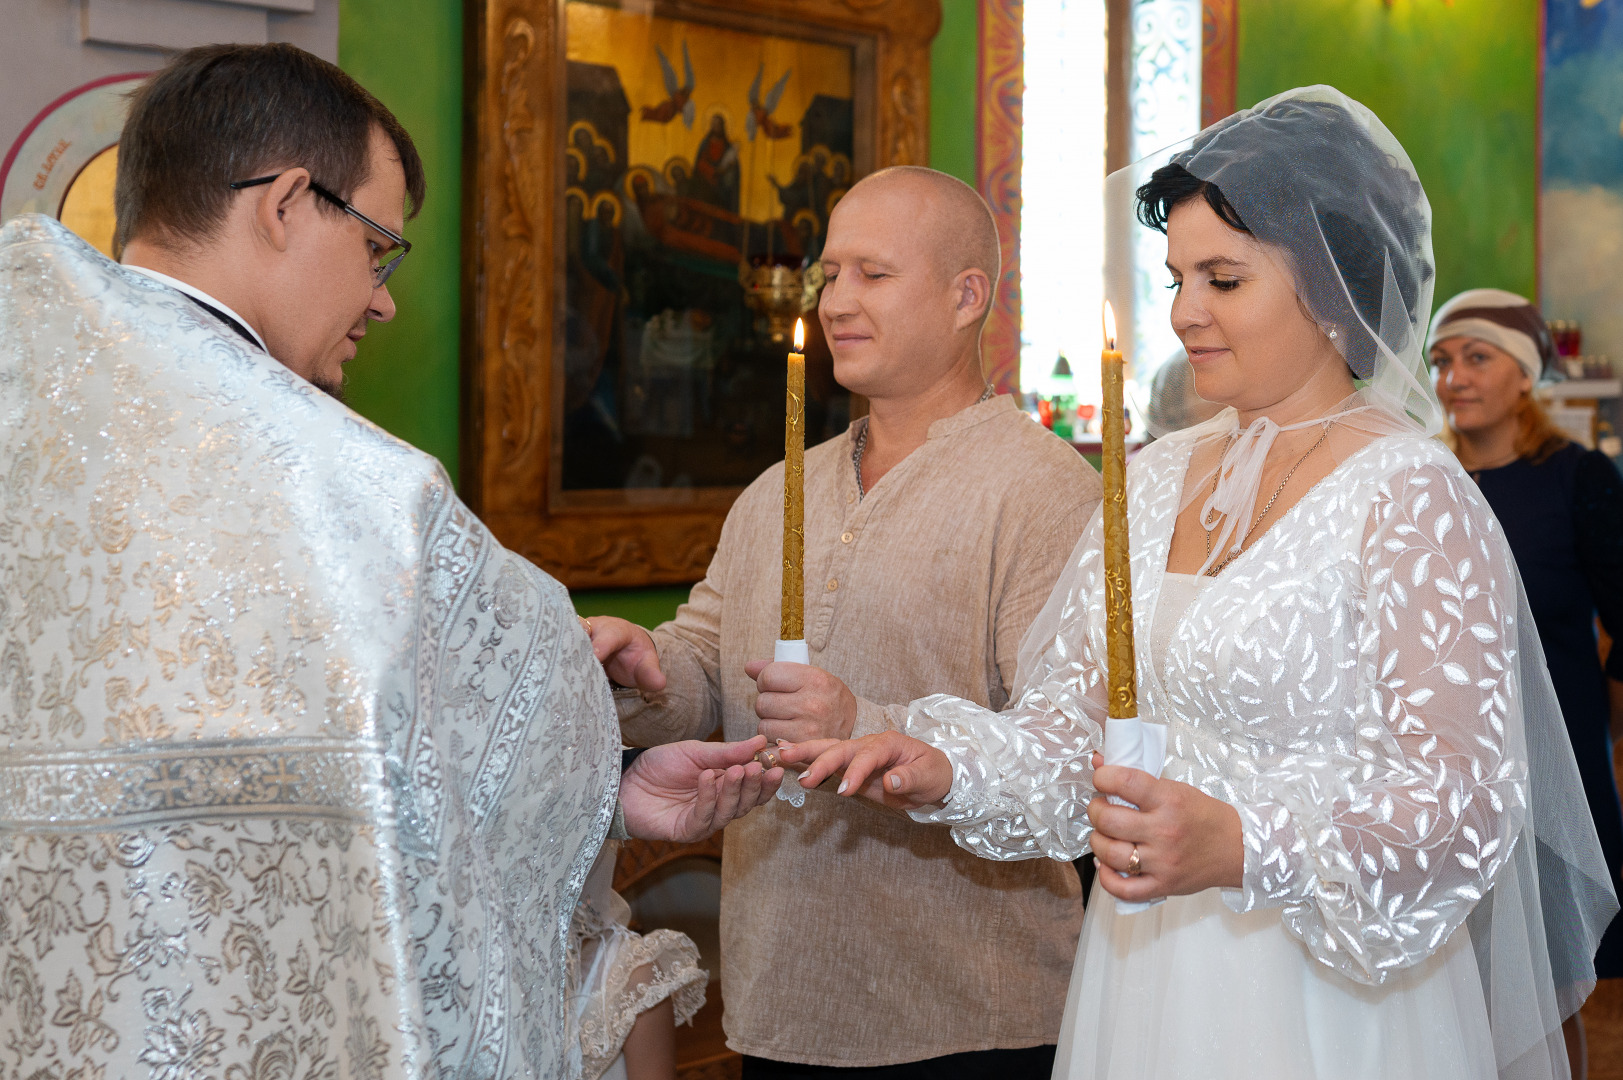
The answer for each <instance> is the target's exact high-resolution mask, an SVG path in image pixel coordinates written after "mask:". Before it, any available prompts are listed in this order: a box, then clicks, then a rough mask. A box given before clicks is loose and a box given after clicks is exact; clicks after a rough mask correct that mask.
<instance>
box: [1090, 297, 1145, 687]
mask: <svg viewBox="0 0 1623 1080" xmlns="http://www.w3.org/2000/svg"><path fill="white" fill-rule="evenodd" d="M1125 367H1126V365H1125V363H1124V362H1123V360H1122V355H1121V353H1120V352H1118V351H1117V349H1116V313H1115V312H1114V311H1112V310H1111V308H1110V303H1109V302H1108V301H1106V303H1105V349H1104V353H1103V354H1102V355H1101V356H1100V358H1099V368H1100V376H1101V381H1102V383H1103V389H1104V402H1103V409H1102V425H1101V426H1102V428H1103V430H1102V432H1101V437H1100V441H1101V443H1102V445H1101V448H1100V449H1101V451H1102V454H1101V456H1102V457H1103V460H1104V470H1103V471H1104V488H1105V498H1104V507H1103V515H1104V533H1105V536H1104V540H1105V551H1104V562H1105V646H1106V650H1107V652H1108V660H1109V684H1108V689H1109V699H1108V700H1109V715H1110V716H1112V717H1115V718H1117V719H1125V718H1128V717H1135V716H1137V715H1138V681H1137V678H1136V676H1135V674H1134V659H1133V576H1132V569H1131V566H1130V564H1129V557H1130V552H1129V546H1128V540H1127V429H1126V424H1125V422H1124V419H1125V412H1124V406H1123V404H1122V383H1123V380H1124V379H1125V378H1126V374H1125V371H1124V369H1125Z"/></svg>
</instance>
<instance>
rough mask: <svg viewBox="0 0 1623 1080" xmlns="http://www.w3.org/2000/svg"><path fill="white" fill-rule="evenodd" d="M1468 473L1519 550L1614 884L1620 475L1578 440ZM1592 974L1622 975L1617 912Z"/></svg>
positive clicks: (1620, 650) (1618, 821)
mask: <svg viewBox="0 0 1623 1080" xmlns="http://www.w3.org/2000/svg"><path fill="white" fill-rule="evenodd" d="M1471 476H1472V478H1473V479H1475V480H1476V482H1477V485H1478V486H1479V487H1480V488H1481V489H1482V494H1483V495H1485V496H1487V499H1488V504H1489V505H1490V506H1492V507H1493V512H1494V515H1495V516H1496V517H1498V519H1499V521H1500V523H1501V524H1503V525H1504V529H1505V538H1506V540H1507V541H1508V542H1509V543H1510V550H1511V552H1512V553H1513V554H1514V555H1515V556H1516V566H1517V569H1519V570H1520V571H1521V575H1522V582H1523V584H1525V585H1526V587H1527V600H1528V604H1529V605H1530V606H1531V607H1532V609H1533V621H1534V622H1535V623H1536V624H1537V625H1538V633H1539V638H1540V639H1541V640H1542V642H1543V645H1544V658H1545V662H1546V663H1547V664H1548V665H1549V668H1550V679H1551V681H1552V682H1554V683H1555V696H1556V697H1557V699H1559V700H1560V702H1561V713H1562V715H1563V716H1564V717H1565V719H1566V722H1567V733H1568V734H1569V735H1570V736H1571V738H1572V749H1573V752H1574V753H1575V754H1576V755H1577V758H1578V771H1579V773H1580V774H1581V775H1582V777H1583V782H1584V793H1585V794H1586V795H1587V796H1588V798H1589V812H1590V813H1591V814H1592V815H1593V816H1594V819H1595V830H1596V832H1598V833H1599V834H1600V846H1601V850H1602V851H1603V852H1604V853H1605V855H1606V863H1607V865H1608V866H1610V867H1611V870H1612V885H1613V887H1614V888H1619V876H1618V875H1619V871H1620V870H1623V807H1620V806H1619V803H1618V793H1617V781H1616V778H1615V776H1614V774H1613V772H1612V739H1611V734H1610V721H1611V703H1610V698H1609V695H1608V692H1607V686H1606V680H1607V678H1608V676H1609V677H1611V678H1613V679H1618V680H1623V477H1620V476H1619V475H1618V471H1617V468H1616V467H1615V466H1614V465H1613V464H1612V462H1611V459H1609V458H1608V457H1606V455H1604V454H1602V453H1600V452H1599V451H1597V450H1585V449H1584V448H1583V447H1581V446H1578V445H1576V444H1569V445H1567V446H1565V447H1563V448H1562V449H1560V450H1557V451H1556V452H1555V453H1554V454H1552V455H1551V456H1550V457H1549V458H1547V459H1546V460H1545V461H1543V462H1542V463H1540V464H1537V465H1534V464H1533V463H1531V462H1529V461H1526V460H1518V461H1515V462H1512V463H1511V464H1509V465H1506V466H1503V467H1502V468H1498V469H1484V470H1482V471H1480V472H1475V473H1472V474H1471ZM1596 615H1599V616H1600V621H1601V625H1602V626H1604V627H1605V628H1606V632H1607V633H1608V634H1610V635H1611V637H1612V639H1613V641H1614V642H1616V644H1615V645H1614V647H1613V648H1612V652H1611V656H1610V657H1609V658H1608V660H1607V663H1606V667H1605V668H1604V669H1602V667H1601V662H1600V655H1599V652H1598V650H1597V648H1596V639H1595V617H1596ZM1620 892H1623V888H1620ZM1595 973H1596V975H1598V976H1599V977H1600V978H1603V979H1606V978H1619V977H1623V919H1619V920H1616V921H1614V922H1613V923H1612V925H1611V927H1610V928H1609V929H1608V930H1607V931H1606V935H1605V937H1604V938H1602V940H1601V946H1600V951H1599V953H1598V954H1597V955H1596V957H1595Z"/></svg>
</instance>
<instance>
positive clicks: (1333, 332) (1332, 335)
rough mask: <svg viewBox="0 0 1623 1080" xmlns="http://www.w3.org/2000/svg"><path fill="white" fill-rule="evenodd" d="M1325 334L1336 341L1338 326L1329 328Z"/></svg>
mask: <svg viewBox="0 0 1623 1080" xmlns="http://www.w3.org/2000/svg"><path fill="white" fill-rule="evenodd" d="M1325 336H1326V337H1328V338H1329V339H1330V340H1331V341H1334V340H1335V339H1336V328H1335V327H1333V326H1332V327H1331V328H1330V329H1329V330H1326V331H1325Z"/></svg>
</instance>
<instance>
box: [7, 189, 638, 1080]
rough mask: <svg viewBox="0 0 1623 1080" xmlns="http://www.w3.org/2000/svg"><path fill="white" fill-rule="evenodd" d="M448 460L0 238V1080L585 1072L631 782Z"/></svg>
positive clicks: (122, 285)
mask: <svg viewBox="0 0 1623 1080" xmlns="http://www.w3.org/2000/svg"><path fill="white" fill-rule="evenodd" d="M613 716H614V714H613V709H612V706H611V703H610V699H609V694H608V690H607V687H606V685H605V684H604V681H603V679H602V674H601V671H600V670H599V669H598V668H597V665H596V664H595V662H594V661H593V660H592V656H591V649H590V646H589V644H588V643H587V641H586V639H585V636H584V635H583V634H582V633H581V631H580V630H579V628H578V626H577V624H576V622H575V619H574V616H573V611H572V609H571V606H570V604H569V600H568V597H567V595H566V593H565V592H564V590H563V588H562V587H561V586H560V585H559V584H558V583H557V582H555V581H553V580H552V579H551V578H549V577H547V576H546V575H545V574H543V573H542V572H541V571H539V570H537V569H536V568H535V567H533V566H532V565H530V564H529V563H528V562H526V561H525V560H524V559H522V558H520V557H519V556H517V555H514V554H513V553H511V552H508V551H506V550H504V549H503V548H502V547H501V546H500V545H499V544H497V543H496V541H495V540H494V538H493V537H492V536H491V535H490V533H489V532H488V531H487V530H486V529H485V528H484V527H483V525H481V524H480V522H479V521H478V520H477V519H476V518H475V517H474V516H473V514H472V513H471V512H470V511H469V510H468V509H467V507H465V506H464V505H463V504H462V503H461V502H460V501H458V499H457V498H456V495H455V493H454V492H453V490H452V488H451V485H450V482H449V481H448V479H447V478H446V476H445V474H444V472H443V470H441V469H440V468H439V466H438V465H437V464H436V463H435V462H434V461H433V459H432V458H430V457H428V456H427V455H425V454H422V453H420V452H418V451H416V450H414V449H412V448H410V447H408V446H406V445H405V444H404V443H401V442H400V441H399V440H396V439H394V438H392V437H390V436H389V435H387V434H386V433H384V432H382V431H381V430H379V429H378V428H376V427H375V426H373V425H372V424H370V423H368V422H366V421H365V420H363V419H361V418H359V417H357V416H356V415H355V414H354V413H352V412H350V411H349V410H347V409H345V408H344V407H343V406H342V405H340V404H338V403H337V402H335V401H332V400H330V399H329V398H327V397H326V396H325V395H322V394H321V393H319V392H318V391H316V390H314V389H313V388H311V387H310V386H309V385H308V384H307V383H305V382H304V381H303V380H301V379H299V378H297V377H295V376H294V375H292V374H291V373H289V372H288V371H287V370H285V369H284V368H282V367H281V366H280V365H279V364H277V363H276V362H275V361H274V360H272V359H271V358H270V357H268V356H266V355H264V354H263V353H261V352H259V351H258V350H256V349H253V348H252V347H251V346H249V345H247V344H246V343H245V342H243V341H242V340H241V339H239V338H238V337H236V336H235V335H234V334H232V333H231V332H230V331H229V330H227V329H226V328H224V327H223V326H221V325H220V324H218V323H217V322H216V321H215V320H214V319H213V318H212V317H211V316H209V315H208V314H206V313H205V312H204V311H203V310H202V309H201V308H199V307H197V306H196V305H194V304H193V303H192V302H191V301H189V300H187V299H185V298H183V297H182V296H180V295H179V294H178V293H176V292H174V291H172V290H170V289H167V288H165V287H163V286H161V285H159V284H157V283H155V282H152V281H149V280H147V279H145V278H142V277H140V276H138V275H135V274H133V273H130V272H128V271H125V270H123V269H121V268H120V267H117V266H115V265H114V264H112V263H110V262H108V261H107V260H106V259H104V258H102V257H101V256H99V255H97V254H96V253H95V252H94V251H92V250H91V249H90V248H88V247H87V246H86V245H84V244H83V243H82V242H80V241H79V240H78V239H77V238H75V237H74V236H72V235H71V234H70V233H68V232H67V231H66V230H65V229H64V228H62V227H61V226H60V225H59V224H57V223H56V222H54V221H50V220H48V219H46V218H42V217H38V216H33V215H28V216H24V217H21V218H18V219H15V220H14V221H12V222H10V223H9V224H8V225H7V226H6V227H5V229H4V230H3V231H0V728H3V735H4V738H5V741H6V742H5V745H6V752H5V755H4V758H3V760H0V829H3V835H0V1041H3V1044H4V1045H3V1046H0V1076H3V1077H4V1078H5V1080H11V1078H19V1080H20V1078H24V1077H33V1076H50V1077H54V1078H60V1080H68V1078H79V1080H91V1078H101V1077H107V1078H109V1080H111V1078H114V1077H132V1078H133V1077H148V1076H150V1077H152V1078H154V1080H191V1078H198V1080H201V1078H203V1077H221V1078H224V1077H231V1078H234V1080H256V1078H271V1077H276V1078H283V1077H286V1078H289V1080H305V1078H310V1080H337V1078H339V1077H345V1078H348V1077H358V1078H372V1077H380V1078H381V1077H418V1076H452V1075H455V1076H458V1077H463V1076H466V1077H491V1078H497V1077H518V1076H532V1077H547V1078H552V1077H558V1076H563V1075H566V1074H567V1071H568V1069H569V1068H570V1065H569V1063H568V1062H569V1056H568V1055H569V1047H570V1039H569V1035H568V1025H567V1022H566V1014H565V1000H564V992H565V976H566V949H567V946H568V933H569V924H570V916H571V913H572V911H573V909H574V906H575V900H576V897H577V895H578V893H579V890H580V886H581V883H582V881H583V880H584V878H585V875H586V873H587V871H588V869H589V868H590V867H591V864H592V861H593V858H594V856H595V855H596V853H597V850H598V848H599V846H600V845H601V842H602V839H603V837H604V835H605V833H606V831H607V829H608V823H609V819H610V816H611V812H612V808H613V802H614V795H615V789H616V784H617V782H618V775H619V771H618V768H617V759H616V754H615V751H616V749H617V747H618V730H617V727H616V725H615V723H614V719H613Z"/></svg>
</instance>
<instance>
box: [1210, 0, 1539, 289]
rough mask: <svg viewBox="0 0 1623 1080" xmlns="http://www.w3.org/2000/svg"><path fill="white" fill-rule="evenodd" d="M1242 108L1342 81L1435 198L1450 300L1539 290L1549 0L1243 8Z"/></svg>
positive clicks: (1359, 1) (1365, 0) (1442, 281)
mask: <svg viewBox="0 0 1623 1080" xmlns="http://www.w3.org/2000/svg"><path fill="white" fill-rule="evenodd" d="M1239 11H1240V28H1239V29H1240V33H1239V103H1240V104H1241V105H1252V104H1255V103H1256V102H1257V101H1259V100H1261V99H1262V98H1265V97H1268V96H1270V95H1272V94H1276V93H1279V92H1280V91H1282V90H1288V89H1290V88H1292V87H1295V86H1304V85H1308V84H1310V83H1329V84H1330V85H1332V86H1335V87H1336V88H1338V89H1339V90H1341V91H1342V92H1344V93H1346V94H1349V95H1350V96H1352V97H1354V98H1357V99H1358V100H1359V101H1362V102H1363V103H1364V104H1365V105H1368V106H1369V107H1370V108H1371V109H1373V110H1374V111H1375V113H1376V114H1377V115H1378V116H1380V117H1381V119H1382V120H1383V121H1384V122H1385V123H1386V125H1387V127H1389V128H1391V129H1392V133H1393V134H1394V135H1396V136H1397V137H1398V140H1399V141H1400V142H1402V143H1403V146H1404V149H1406V150H1407V151H1408V152H1409V156H1410V158H1411V159H1412V160H1413V161H1414V164H1415V168H1416V169H1417V170H1418V171H1419V173H1420V180H1421V182H1422V183H1423V184H1425V186H1426V194H1427V196H1428V197H1429V198H1430V200H1431V206H1432V213H1433V234H1432V245H1433V247H1434V249H1435V251H1436V256H1437V291H1436V302H1437V303H1441V302H1442V301H1443V300H1445V299H1447V298H1448V297H1450V296H1452V295H1453V294H1455V293H1457V292H1459V291H1461V290H1463V289H1469V288H1481V287H1489V286H1492V287H1497V288H1502V289H1510V290H1512V291H1514V292H1519V293H1522V294H1523V295H1524V296H1532V295H1533V293H1534V290H1535V287H1536V281H1537V263H1536V248H1535V235H1534V230H1535V221H1536V217H1535V212H1536V202H1537V191H1538V187H1537V167H1538V147H1537V139H1536V136H1537V130H1538V124H1537V117H1538V63H1539V59H1538V58H1539V0H1469V2H1462V3H1456V4H1454V5H1452V6H1449V5H1446V4H1444V3H1443V2H1442V0H1391V7H1390V8H1388V7H1387V5H1386V4H1384V3H1382V2H1381V0H1313V2H1312V3H1303V2H1302V0H1241V3H1240V4H1239Z"/></svg>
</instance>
